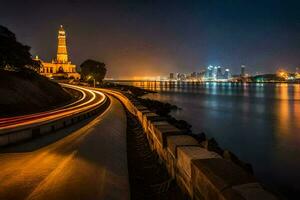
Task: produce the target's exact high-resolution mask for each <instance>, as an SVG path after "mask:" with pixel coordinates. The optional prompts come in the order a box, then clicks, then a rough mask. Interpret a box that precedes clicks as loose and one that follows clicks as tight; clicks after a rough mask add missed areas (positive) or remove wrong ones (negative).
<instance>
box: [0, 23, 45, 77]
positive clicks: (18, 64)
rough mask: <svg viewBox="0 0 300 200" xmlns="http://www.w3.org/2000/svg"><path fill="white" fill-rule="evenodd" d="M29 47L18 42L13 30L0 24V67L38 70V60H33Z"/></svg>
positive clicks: (39, 64)
mask: <svg viewBox="0 0 300 200" xmlns="http://www.w3.org/2000/svg"><path fill="white" fill-rule="evenodd" d="M29 51H30V47H29V46H27V45H23V44H22V43H20V42H18V41H17V39H16V36H15V34H14V33H13V32H11V31H10V30H8V29H7V28H6V27H4V26H1V25H0V69H5V68H11V69H24V68H29V69H33V70H36V71H37V70H38V69H39V68H40V66H41V63H40V62H39V61H36V60H33V59H32V58H31V54H30V52H29Z"/></svg>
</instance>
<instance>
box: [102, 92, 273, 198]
mask: <svg viewBox="0 0 300 200" xmlns="http://www.w3.org/2000/svg"><path fill="white" fill-rule="evenodd" d="M105 92H108V93H110V94H112V95H113V96H115V97H116V98H118V99H119V100H120V101H121V102H122V103H123V104H124V106H125V107H126V108H127V109H128V110H129V111H130V112H131V113H132V114H133V115H135V116H136V117H137V118H138V120H139V121H140V123H141V124H142V126H143V129H144V131H145V133H146V135H147V139H148V141H149V144H150V146H151V148H152V150H154V151H156V152H157V154H158V155H159V157H160V159H161V161H162V162H164V163H165V165H166V168H167V170H168V172H169V174H170V175H171V176H172V177H173V178H174V179H175V180H176V181H177V183H178V185H179V186H180V187H181V189H182V190H183V191H184V192H186V193H187V194H188V195H189V196H190V197H191V199H197V200H198V199H199V200H203V199H205V200H218V199H220V200H229V199H230V200H250V199H251V200H252V199H255V200H260V199H261V200H274V199H278V198H277V197H276V196H275V195H274V194H272V193H271V192H269V191H267V190H266V189H265V188H264V187H263V185H262V184H260V183H259V182H258V181H257V180H256V178H255V177H254V176H253V175H252V174H250V173H248V172H247V171H245V170H244V169H242V168H241V167H240V166H238V165H236V164H234V163H233V162H231V161H229V160H226V159H224V158H223V157H222V156H220V155H219V154H217V153H216V152H213V151H209V150H207V149H206V148H205V147H204V146H203V145H201V144H200V143H199V142H198V141H197V140H196V139H194V138H193V137H192V136H189V135H187V134H186V133H184V132H183V131H181V130H179V129H178V128H176V127H174V126H173V125H171V124H169V123H168V122H167V121H165V120H164V119H163V118H162V117H160V116H158V115H157V114H155V113H152V112H151V111H149V110H148V109H147V108H146V107H144V106H142V105H140V103H139V102H138V101H136V100H134V99H129V98H127V97H126V96H125V95H123V94H122V93H120V92H117V91H109V90H106V91H105Z"/></svg>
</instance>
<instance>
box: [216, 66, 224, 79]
mask: <svg viewBox="0 0 300 200" xmlns="http://www.w3.org/2000/svg"><path fill="white" fill-rule="evenodd" d="M216 79H217V80H219V79H223V74H222V69H221V67H220V66H218V68H217V75H216Z"/></svg>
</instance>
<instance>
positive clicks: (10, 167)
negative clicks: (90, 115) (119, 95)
mask: <svg viewBox="0 0 300 200" xmlns="http://www.w3.org/2000/svg"><path fill="white" fill-rule="evenodd" d="M82 89H84V88H82ZM109 98H110V99H111V104H110V106H109V107H108V109H107V110H106V111H105V112H104V113H102V114H101V115H99V116H98V117H96V118H95V119H93V120H91V121H90V122H88V123H87V124H78V125H77V126H78V127H79V128H78V127H76V128H74V127H73V128H68V130H66V129H63V130H61V131H60V132H57V133H55V134H53V135H48V136H46V138H40V139H37V140H34V141H31V142H29V143H25V144H23V145H21V146H20V145H19V146H16V147H11V148H9V149H8V150H7V149H6V150H5V149H4V151H2V152H10V153H0V199H1V200H2V199H3V200H18V199H28V200H29V199H32V200H33V199H36V200H37V199H47V200H52V199H56V200H57V199H64V200H68V199H72V200H76V199H81V200H85V199H86V200H97V199H129V198H130V193H129V182H128V170H127V155H126V115H125V112H124V109H123V107H122V105H121V104H120V102H119V101H117V100H116V99H115V98H113V97H110V96H109ZM87 106H88V105H87ZM82 109H83V108H82ZM66 132H69V133H71V134H67V136H66V137H64V138H62V139H60V140H58V141H56V142H54V143H52V144H50V145H48V146H44V147H42V148H38V149H35V148H32V147H34V146H39V145H40V144H41V143H43V142H44V140H47V139H48V137H49V138H51V137H55V135H59V134H66Z"/></svg>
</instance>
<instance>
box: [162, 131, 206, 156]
mask: <svg viewBox="0 0 300 200" xmlns="http://www.w3.org/2000/svg"><path fill="white" fill-rule="evenodd" d="M180 146H200V144H199V143H198V141H197V140H196V139H194V138H193V137H192V136H189V135H173V136H169V137H168V138H167V148H168V151H169V152H170V153H171V155H172V156H173V157H174V158H177V147H180Z"/></svg>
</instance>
